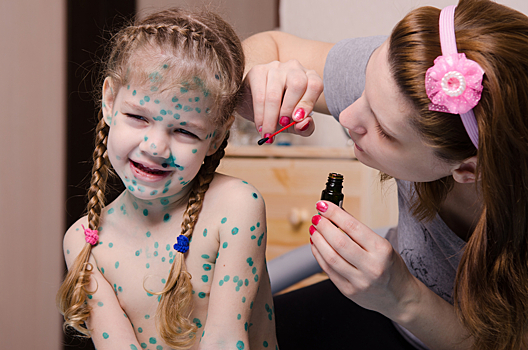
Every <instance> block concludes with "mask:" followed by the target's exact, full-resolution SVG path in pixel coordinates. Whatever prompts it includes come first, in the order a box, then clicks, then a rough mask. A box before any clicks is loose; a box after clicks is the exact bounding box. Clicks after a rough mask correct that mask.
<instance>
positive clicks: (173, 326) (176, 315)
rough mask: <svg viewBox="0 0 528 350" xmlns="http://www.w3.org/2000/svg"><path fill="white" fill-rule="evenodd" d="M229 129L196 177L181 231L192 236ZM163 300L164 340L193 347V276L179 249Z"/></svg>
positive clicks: (160, 321) (160, 323) (179, 346)
mask: <svg viewBox="0 0 528 350" xmlns="http://www.w3.org/2000/svg"><path fill="white" fill-rule="evenodd" d="M228 138H229V131H228V132H227V133H226V137H225V138H224V141H223V142H222V144H221V145H220V147H219V148H218V151H216V152H215V153H214V154H213V155H211V156H208V157H205V160H204V163H203V164H202V166H201V168H200V171H199V172H198V174H197V175H196V177H195V181H194V183H193V187H192V189H191V194H190V196H189V203H188V204H187V209H186V210H185V213H184V214H183V221H182V224H181V228H182V231H181V234H182V235H185V236H186V237H187V238H191V237H192V234H193V231H194V226H195V225H196V222H197V221H198V216H199V214H200V211H201V210H202V205H203V200H204V197H205V192H206V191H207V190H208V189H209V185H210V183H211V181H213V178H214V174H215V171H216V168H217V167H218V165H219V164H220V160H221V159H222V158H223V157H224V155H225V148H226V147H227V139H228ZM155 294H159V295H161V300H160V303H159V306H158V310H157V313H156V317H157V320H158V331H159V333H160V336H161V337H162V339H163V340H164V341H165V342H166V343H167V344H168V345H169V346H171V347H173V348H176V349H188V348H189V347H191V346H192V343H193V342H194V339H195V337H196V334H195V333H196V329H197V328H196V325H195V324H194V323H193V322H191V320H190V315H191V313H192V309H193V305H192V284H191V275H190V274H189V273H188V272H187V267H186V266H185V256H184V254H183V253H180V252H176V256H175V257H174V262H173V264H172V269H171V271H170V273H169V277H167V283H166V284H165V288H164V289H163V290H162V291H161V292H160V293H155Z"/></svg>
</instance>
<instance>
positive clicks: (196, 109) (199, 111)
mask: <svg viewBox="0 0 528 350" xmlns="http://www.w3.org/2000/svg"><path fill="white" fill-rule="evenodd" d="M194 110H195V111H196V112H198V113H201V112H202V110H201V109H200V108H198V107H196V108H195V109H194Z"/></svg>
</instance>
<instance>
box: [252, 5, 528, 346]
mask: <svg viewBox="0 0 528 350" xmlns="http://www.w3.org/2000/svg"><path fill="white" fill-rule="evenodd" d="M244 48H245V49H247V50H246V51H245V52H246V53H247V54H248V60H247V62H248V67H247V68H246V69H247V71H248V74H247V76H246V79H247V82H248V86H249V87H250V90H251V92H252V93H253V98H254V99H253V102H254V103H253V107H254V108H253V110H254V115H252V114H251V113H247V116H248V117H251V118H252V117H254V120H255V124H256V127H257V129H259V127H262V130H261V132H262V134H266V133H270V132H273V131H274V130H275V128H276V126H277V122H278V120H279V117H281V116H292V115H293V117H294V119H296V120H302V122H299V123H297V124H296V125H295V130H296V132H297V133H300V134H304V135H306V134H309V133H311V132H312V131H313V121H312V120H311V118H309V117H305V116H306V115H307V114H308V113H310V112H311V111H312V109H313V108H314V106H315V108H316V109H317V110H319V111H326V112H331V113H332V115H334V117H336V118H338V120H339V122H340V124H341V125H342V126H343V127H345V128H346V129H347V130H348V132H349V134H350V137H351V139H352V140H353V141H354V143H355V154H356V157H357V159H358V160H359V161H361V162H362V163H364V164H366V165H367V166H370V167H373V168H376V169H378V170H380V171H381V172H383V173H385V174H387V175H390V176H393V177H394V178H396V179H397V180H396V182H397V184H398V204H399V220H398V227H397V228H395V229H393V230H391V231H390V232H389V234H388V236H387V239H385V238H383V237H380V236H378V235H376V234H375V233H374V232H373V231H372V230H371V229H370V228H368V227H366V226H365V225H363V224H362V223H360V222H358V221H357V220H356V219H355V218H354V217H353V213H351V214H352V215H351V214H349V213H347V212H346V211H344V210H341V209H340V208H338V207H337V206H335V205H333V204H332V203H330V202H326V201H321V202H318V203H317V204H316V205H315V206H316V208H317V210H318V211H319V213H320V215H316V216H314V217H313V219H312V223H313V226H312V227H311V228H310V234H312V236H311V240H312V242H313V246H312V252H313V254H314V256H315V257H316V259H317V260H318V262H319V264H320V265H321V267H322V268H323V270H324V271H326V272H327V273H328V275H329V277H330V279H331V280H332V282H333V284H335V287H337V289H336V288H335V287H334V286H333V285H330V283H326V284H324V283H323V284H320V285H317V286H313V287H311V288H307V289H306V290H299V291H295V292H292V293H290V294H289V295H281V296H279V297H278V298H276V299H275V305H276V308H277V337H278V340H279V342H280V344H281V347H282V348H283V349H287V348H292V349H297V348H303V346H310V347H312V348H318V347H319V348H332V349H337V348H354V349H369V350H372V349H391V350H393V349H425V348H429V349H474V350H498V349H521V348H522V349H526V348H528V249H527V247H528V181H527V179H528V117H527V116H528V55H527V52H528V17H527V16H526V15H524V14H522V13H520V12H518V11H515V10H513V9H511V8H508V7H506V6H503V5H500V4H497V3H495V2H493V1H489V0H460V2H459V3H458V5H457V6H448V7H446V8H444V9H442V10H440V9H438V8H433V7H420V8H417V9H415V10H413V11H411V12H410V13H409V14H408V15H407V16H405V18H403V19H402V20H401V21H400V22H399V23H398V24H397V25H396V27H395V28H394V29H393V31H392V33H391V35H390V36H389V37H388V38H387V37H369V38H354V39H346V40H343V41H341V42H339V43H337V44H335V45H333V44H328V43H322V42H315V41H310V40H303V39H301V38H297V37H294V36H292V35H288V34H285V33H275V32H271V33H262V34H257V35H255V36H254V37H251V38H248V39H247V40H246V41H245V43H244ZM294 59H295V60H297V61H295V60H294ZM277 61H280V62H277ZM253 66H254V67H253ZM319 76H322V77H323V79H324V80H321V78H320V77H319ZM323 81H324V96H322V95H321V92H322V82H323ZM281 90H282V91H285V92H284V94H283V95H284V99H283V101H282V105H280V104H274V103H273V102H274V101H275V102H276V99H275V97H276V96H277V95H279V96H281V95H282V94H281V92H282V91H281ZM320 96H321V98H319V97H320ZM279 102H280V101H279ZM339 292H341V293H342V294H343V295H344V297H343V296H342V295H340V293H339ZM351 301H353V302H354V303H352V302H351ZM306 305H316V307H313V308H312V309H309V310H306ZM304 310H306V311H304ZM308 314H309V315H310V317H311V318H310V319H309V321H305V320H306V316H305V315H308ZM328 319H332V320H333V322H332V324H331V326H330V327H325V326H326V325H327V324H328V323H326V322H324V320H328ZM315 329H317V331H318V332H317V333H316V332H315V331H314V330H315ZM331 332H332V333H331ZM328 334H335V336H333V337H332V336H330V337H329V336H328Z"/></svg>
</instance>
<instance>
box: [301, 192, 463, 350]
mask: <svg viewBox="0 0 528 350" xmlns="http://www.w3.org/2000/svg"><path fill="white" fill-rule="evenodd" d="M317 210H318V211H319V213H320V215H316V216H314V218H313V219H312V223H313V224H314V226H313V228H310V232H311V234H312V241H313V246H312V252H313V254H314V256H315V258H316V259H317V261H318V262H319V264H320V265H321V268H322V269H323V270H324V271H325V272H326V273H327V274H328V275H329V277H330V279H331V280H332V281H333V282H334V284H335V285H336V286H337V287H338V288H339V290H340V291H341V292H342V293H343V294H344V295H345V296H346V297H347V298H349V299H350V300H352V301H354V302H355V303H357V304H358V305H360V306H362V307H364V308H366V309H370V310H374V311H377V312H380V313H381V314H383V315H385V316H387V317H388V318H390V319H392V320H393V321H395V322H396V323H398V324H400V325H401V326H403V327H405V328H406V329H407V330H409V331H410V332H411V333H413V334H414V335H415V336H416V337H418V338H419V339H420V340H421V341H422V342H423V343H425V344H426V345H427V346H428V347H429V348H430V349H432V350H436V349H469V348H470V347H471V344H472V340H471V338H470V337H469V335H468V333H467V332H466V330H465V328H464V327H463V325H462V324H461V322H460V321H459V319H458V317H457V315H456V314H455V309H454V307H453V306H452V305H451V304H449V303H448V302H446V301H445V300H444V299H442V298H440V297H439V296H438V295H436V294H435V293H434V292H433V291H431V290H430V289H429V288H427V287H426V286H425V285H424V284H423V283H422V282H420V281H419V280H418V279H416V278H415V277H414V276H413V275H411V273H410V272H409V270H408V269H407V266H406V265H405V262H404V261H403V259H402V258H401V256H400V255H399V254H398V253H397V252H396V251H395V250H394V249H393V248H392V246H391V244H390V243H389V242H388V241H387V240H386V239H385V238H383V237H380V236H378V235H377V234H376V233H374V232H373V231H372V230H370V229H369V228H368V227H366V226H365V225H363V224H362V223H360V222H359V221H357V220H356V219H355V218H354V217H353V216H351V215H350V214H348V213H347V212H345V211H344V210H342V209H340V208H338V207H337V206H336V205H334V204H332V203H330V202H326V201H324V202H323V201H321V202H318V204H317Z"/></svg>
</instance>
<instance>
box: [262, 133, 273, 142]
mask: <svg viewBox="0 0 528 350" xmlns="http://www.w3.org/2000/svg"><path fill="white" fill-rule="evenodd" d="M270 136H271V134H264V137H270ZM266 143H273V137H270V139H269V140H268V141H266Z"/></svg>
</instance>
